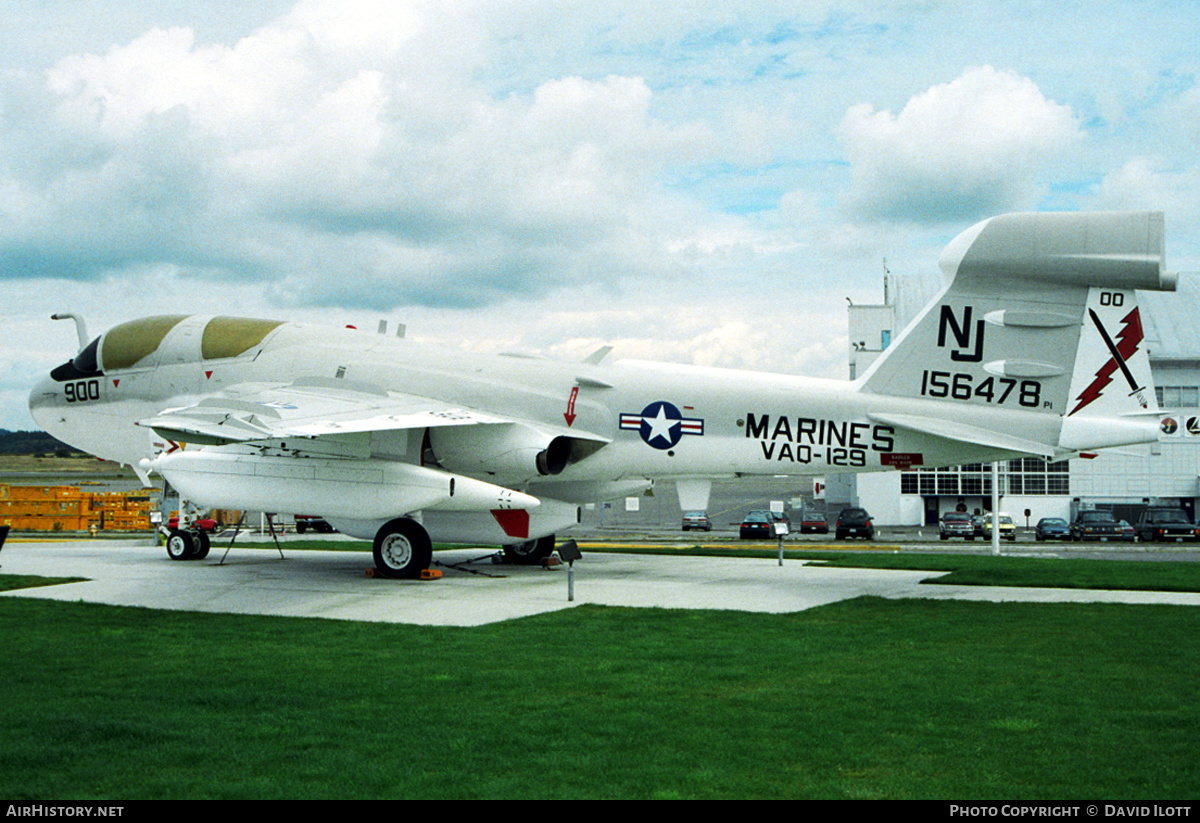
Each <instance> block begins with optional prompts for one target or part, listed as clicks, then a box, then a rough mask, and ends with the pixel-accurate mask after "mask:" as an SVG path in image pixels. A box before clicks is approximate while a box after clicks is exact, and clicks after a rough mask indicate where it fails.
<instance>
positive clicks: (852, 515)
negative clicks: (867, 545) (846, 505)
mask: <svg viewBox="0 0 1200 823" xmlns="http://www.w3.org/2000/svg"><path fill="white" fill-rule="evenodd" d="M834 537H835V538H836V539H838V540H844V539H846V538H847V537H863V538H866V539H867V540H874V539H875V525H874V524H873V523H872V522H871V515H870V514H868V513H867V510H866V509H842V510H841V512H840V513H839V514H838V517H837V524H836V526H835V527H834Z"/></svg>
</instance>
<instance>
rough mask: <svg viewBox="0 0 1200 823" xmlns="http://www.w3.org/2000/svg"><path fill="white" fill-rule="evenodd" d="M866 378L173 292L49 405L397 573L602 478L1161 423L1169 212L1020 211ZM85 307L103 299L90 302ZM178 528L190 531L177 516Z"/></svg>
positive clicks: (615, 486)
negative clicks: (615, 356)
mask: <svg viewBox="0 0 1200 823" xmlns="http://www.w3.org/2000/svg"><path fill="white" fill-rule="evenodd" d="M940 263H941V266H942V269H943V271H944V273H945V276H946V279H947V283H946V287H945V289H944V291H943V292H942V293H941V294H940V295H939V296H938V297H937V298H935V299H934V300H933V301H932V302H931V303H930V304H929V305H928V306H927V307H926V308H925V310H924V311H923V312H922V313H921V314H920V315H919V316H918V317H917V318H916V319H915V320H914V321H913V322H912V323H911V324H910V325H909V327H908V328H907V329H906V330H905V331H904V333H903V334H902V335H901V336H900V337H899V338H898V339H897V340H896V341H895V342H894V343H893V344H892V345H891V346H890V347H889V349H888V350H887V351H886V352H885V353H884V354H883V356H881V357H880V359H879V360H877V361H876V362H875V363H874V365H873V366H872V367H871V368H870V369H869V370H868V371H867V372H866V373H865V374H864V375H862V376H861V377H859V378H858V379H857V380H855V381H852V382H842V381H833V380H816V379H806V378H801V377H792V376H786V375H778V374H763V373H755V372H740V371H737V372H735V371H729V370H723V369H715V368H700V367H695V366H682V365H675V364H653V363H646V362H639V361H628V360H626V361H618V362H614V363H607V362H604V361H605V355H606V354H607V351H606V350H603V349H602V350H601V351H599V352H597V353H596V355H593V356H592V357H590V358H588V359H587V360H585V361H584V362H582V363H563V362H549V361H544V360H538V359H530V358H523V357H511V356H489V355H480V354H471V353H466V352H462V351H446V350H442V349H436V348H432V347H429V346H426V345H420V344H417V343H414V342H411V341H408V340H405V339H401V338H395V337H388V336H386V335H383V334H371V333H366V332H362V331H357V330H353V329H343V328H324V327H319V326H312V325H302V324H299V323H288V322H280V321H274V320H247V319H238V318H231V317H198V316H193V317H189V316H178V315H172V316H166V317H151V318H147V319H143V320H134V321H132V322H129V323H124V324H122V325H119V326H116V327H114V328H112V329H110V330H109V331H108V332H107V333H105V334H103V335H101V336H100V337H97V338H96V339H94V340H92V341H91V342H87V336H86V333H85V332H84V330H83V325H82V323H81V322H79V336H80V351H79V352H78V354H76V355H75V356H74V357H73V358H72V359H71V360H69V361H68V362H66V363H64V364H62V365H61V366H59V367H58V368H56V369H54V370H53V371H52V372H51V373H50V375H49V376H48V377H47V378H44V379H43V380H41V381H40V382H39V383H38V385H37V386H36V387H35V388H34V389H33V391H32V393H31V395H30V399H29V404H30V409H31V411H32V413H33V416H34V418H35V419H36V420H37V421H38V423H39V424H40V425H41V426H43V427H44V428H45V429H46V431H48V432H50V433H52V434H53V435H55V436H56V437H58V438H60V439H62V440H64V441H66V442H68V443H71V444H72V445H75V446H77V447H79V448H81V449H85V450H87V451H89V452H92V453H94V454H96V455H98V456H100V457H104V458H108V459H112V460H116V461H120V462H122V463H128V464H130V465H132V466H134V467H135V469H136V470H137V471H138V472H140V473H141V474H142V475H143V477H146V476H148V474H149V473H152V472H153V473H157V474H159V475H161V476H162V477H164V478H166V480H167V481H169V482H170V484H171V485H172V486H173V487H175V488H176V489H178V490H179V491H180V493H181V494H182V495H184V496H185V497H186V498H187V499H188V500H190V501H194V502H196V503H198V504H201V505H204V506H211V507H217V508H231V509H255V510H263V511H272V512H305V513H308V514H313V515H321V516H323V517H325V519H326V520H328V521H329V522H330V523H333V524H334V525H335V526H336V527H337V528H338V529H340V530H341V531H343V532H346V533H348V534H351V535H356V536H360V537H365V538H373V539H374V547H375V563H376V566H377V567H378V570H379V572H380V573H382V574H384V575H386V576H391V577H409V576H415V575H417V574H419V572H420V571H421V570H423V569H425V568H427V567H428V565H429V563H430V562H431V557H430V552H431V548H430V547H431V540H438V541H445V542H452V543H475V542H481V543H493V544H494V543H502V544H508V545H509V546H510V547H511V548H512V550H513V551H515V552H518V553H520V552H524V553H525V554H527V555H528V556H532V557H540V556H543V555H545V554H547V553H548V552H549V551H550V550H551V549H552V547H553V541H554V535H555V534H556V533H558V532H560V531H562V530H564V529H567V528H569V527H571V526H572V525H573V524H575V523H576V522H577V521H578V512H579V506H580V505H581V504H583V503H585V502H590V501H600V500H604V499H613V498H617V497H621V496H625V495H628V494H634V493H638V492H640V491H642V490H644V489H646V488H647V487H649V486H650V485H651V484H652V483H653V482H654V481H655V480H672V481H675V482H676V484H677V486H678V488H679V490H680V496H681V503H682V504H683V507H684V508H685V509H703V508H704V507H705V505H706V503H707V497H708V491H709V487H710V484H711V482H712V481H713V480H715V479H725V478H738V477H747V476H754V475H824V474H828V473H835V472H863V471H887V470H899V469H907V468H909V467H915V466H943V465H956V464H960V463H973V462H985V461H992V460H998V459H1005V458H1008V457H1012V456H1018V455H1038V456H1041V457H1044V458H1058V457H1061V456H1063V455H1067V454H1071V453H1074V452H1077V451H1079V450H1085V449H1087V450H1091V449H1100V448H1105V447H1112V446H1122V445H1128V444H1135V443H1144V442H1148V441H1152V440H1155V439H1156V437H1157V435H1158V426H1159V414H1158V410H1157V406H1156V403H1155V399H1154V390H1153V387H1152V385H1151V382H1150V368H1149V360H1148V357H1147V353H1146V346H1145V342H1144V340H1143V335H1142V325H1141V318H1140V315H1139V313H1138V308H1137V303H1136V294H1135V292H1134V290H1135V289H1160V290H1173V289H1174V287H1175V278H1174V275H1172V274H1168V273H1166V272H1165V271H1164V269H1163V219H1162V215H1161V213H1152V212H1139V213H1080V214H1012V215H1004V216H1000V217H994V218H991V219H989V220H985V221H984V222H982V223H979V224H977V225H976V226H974V227H972V228H970V229H968V230H967V231H965V232H963V233H962V234H960V235H959V236H958V237H957V238H956V239H955V240H953V241H952V242H951V243H950V245H949V246H947V247H946V250H945V252H944V253H943V255H942V258H941V261H940ZM77 322H78V321H77ZM168 542H169V548H168V550H169V552H170V553H171V555H172V556H173V557H176V558H187V557H189V556H191V555H192V554H193V553H194V552H195V549H194V548H193V536H192V535H190V534H189V533H187V532H182V531H181V532H176V533H175V534H173V535H172V537H171V539H170V540H169V541H168Z"/></svg>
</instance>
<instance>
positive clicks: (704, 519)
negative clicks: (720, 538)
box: [683, 512, 712, 532]
mask: <svg viewBox="0 0 1200 823" xmlns="http://www.w3.org/2000/svg"><path fill="white" fill-rule="evenodd" d="M692 529H699V530H700V531H704V532H710V531H712V521H711V520H709V519H708V514H707V513H705V512H684V513H683V530H684V531H685V532H687V531H691V530H692Z"/></svg>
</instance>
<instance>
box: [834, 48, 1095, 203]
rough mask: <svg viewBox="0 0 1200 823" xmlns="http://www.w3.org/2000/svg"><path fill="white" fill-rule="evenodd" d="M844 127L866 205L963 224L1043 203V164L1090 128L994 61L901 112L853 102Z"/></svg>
mask: <svg viewBox="0 0 1200 823" xmlns="http://www.w3.org/2000/svg"><path fill="white" fill-rule="evenodd" d="M839 134H840V136H841V138H842V140H843V142H844V144H845V147H846V152H847V155H848V156H849V160H850V163H851V166H852V169H853V177H854V182H853V190H852V198H853V203H854V208H855V209H856V210H857V211H859V212H861V213H863V214H866V215H868V216H874V217H886V218H899V217H903V218H907V219H917V220H922V219H942V220H950V219H952V220H957V221H962V220H966V219H973V218H974V217H979V216H983V215H987V214H994V213H997V212H1002V211H1006V210H1011V209H1015V208H1030V207H1033V206H1035V205H1036V204H1037V198H1038V196H1039V193H1040V192H1041V190H1042V188H1043V187H1044V186H1045V182H1044V180H1042V179H1041V178H1040V177H1039V174H1038V173H1039V171H1040V170H1041V168H1042V167H1043V166H1044V165H1045V164H1046V163H1047V162H1048V161H1049V160H1050V159H1051V158H1052V156H1053V154H1054V153H1055V152H1058V151H1061V150H1062V149H1063V148H1064V147H1066V146H1068V145H1069V144H1070V143H1072V142H1073V141H1075V140H1077V139H1079V137H1080V135H1081V133H1080V129H1079V124H1078V123H1077V121H1076V118H1075V117H1074V115H1073V114H1072V113H1071V110H1070V108H1069V107H1067V106H1063V105H1060V104H1058V103H1055V102H1054V101H1052V100H1047V99H1046V98H1045V97H1044V96H1043V95H1042V93H1041V91H1039V90H1038V87H1037V86H1036V85H1035V84H1034V83H1033V82H1032V81H1031V80H1029V79H1028V78H1023V77H1020V76H1018V75H1016V74H1014V73H1012V72H1007V71H998V70H996V69H994V68H992V67H990V66H983V67H981V68H974V69H969V70H967V71H965V72H964V73H963V74H961V75H960V76H959V77H958V78H957V79H955V80H953V81H952V82H950V83H946V84H943V85H938V86H933V87H932V88H930V89H929V90H927V91H925V92H922V93H921V94H918V95H916V96H914V97H913V98H911V99H910V100H909V101H908V103H906V104H905V106H904V108H903V109H902V110H901V112H900V114H898V115H893V114H892V113H891V112H889V111H878V112H877V111H875V110H874V107H873V106H871V105H870V104H868V103H863V104H860V105H856V106H853V107H851V108H850V109H849V110H847V112H846V115H845V117H844V118H843V120H842V122H841V125H840V127H839Z"/></svg>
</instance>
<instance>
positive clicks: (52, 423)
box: [29, 376, 60, 434]
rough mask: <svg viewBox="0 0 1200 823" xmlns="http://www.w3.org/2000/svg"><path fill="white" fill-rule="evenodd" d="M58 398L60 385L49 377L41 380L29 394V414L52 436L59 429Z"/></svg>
mask: <svg viewBox="0 0 1200 823" xmlns="http://www.w3.org/2000/svg"><path fill="white" fill-rule="evenodd" d="M58 398H59V392H58V384H57V383H55V382H54V381H53V380H51V379H50V377H49V376H46V377H42V378H41V379H39V380H38V381H37V383H35V384H34V385H33V389H32V390H31V391H30V392H29V414H30V415H32V417H33V419H34V422H36V423H37V424H38V425H39V426H41V427H42V430H43V431H47V432H49V433H50V434H54V429H56V428H58V426H57V425H56V423H58V422H59V418H60V415H59V414H58V408H57V407H58Z"/></svg>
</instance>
